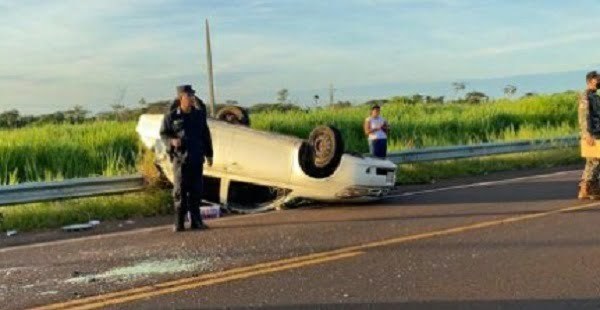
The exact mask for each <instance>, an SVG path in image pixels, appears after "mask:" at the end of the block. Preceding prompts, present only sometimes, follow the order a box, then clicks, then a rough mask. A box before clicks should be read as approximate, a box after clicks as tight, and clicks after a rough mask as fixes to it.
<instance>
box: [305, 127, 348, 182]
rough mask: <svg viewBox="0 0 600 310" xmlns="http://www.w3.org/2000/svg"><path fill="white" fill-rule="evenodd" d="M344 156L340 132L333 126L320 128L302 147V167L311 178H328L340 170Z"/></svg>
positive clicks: (316, 129) (311, 134)
mask: <svg viewBox="0 0 600 310" xmlns="http://www.w3.org/2000/svg"><path fill="white" fill-rule="evenodd" d="M343 154H344V141H343V139H342V134H341V133H340V131H339V130H337V129H336V128H335V127H332V126H319V127H317V128H315V129H313V131H312V132H311V133H310V136H309V138H308V141H307V142H305V143H302V145H301V146H300V150H299V159H300V167H301V168H302V171H304V173H306V174H307V175H308V176H310V177H313V178H319V179H322V178H326V177H329V176H331V175H332V174H333V173H334V172H335V170H336V169H337V168H338V166H339V165H340V162H341V160H342V155H343Z"/></svg>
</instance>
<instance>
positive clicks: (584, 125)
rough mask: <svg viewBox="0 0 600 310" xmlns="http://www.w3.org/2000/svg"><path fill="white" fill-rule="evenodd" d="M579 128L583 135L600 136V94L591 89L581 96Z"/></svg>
mask: <svg viewBox="0 0 600 310" xmlns="http://www.w3.org/2000/svg"><path fill="white" fill-rule="evenodd" d="M578 112H579V128H580V129H581V134H582V136H586V135H591V136H593V137H596V138H599V137H600V96H598V94H596V92H592V91H590V90H586V91H584V92H583V93H582V94H581V95H580V96H579V108H578Z"/></svg>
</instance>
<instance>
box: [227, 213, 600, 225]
mask: <svg viewBox="0 0 600 310" xmlns="http://www.w3.org/2000/svg"><path fill="white" fill-rule="evenodd" d="M544 211H547V210H526V211H506V212H456V213H443V214H419V215H403V216H379V217H376V216H371V217H359V218H340V219H328V220H322V219H310V218H307V217H302V220H291V219H290V220H281V219H278V220H277V222H266V221H259V222H254V223H244V224H231V223H227V224H225V225H223V226H221V227H219V226H216V228H227V229H230V228H251V227H276V226H286V225H320V224H334V223H353V222H355V223H361V222H395V221H412V220H423V219H450V218H472V217H498V216H503V217H512V216H519V215H528V214H535V213H540V212H544ZM580 212H588V213H592V212H600V209H587V210H578V211H571V212H565V213H563V214H562V215H567V214H569V213H580ZM482 220H484V219H482Z"/></svg>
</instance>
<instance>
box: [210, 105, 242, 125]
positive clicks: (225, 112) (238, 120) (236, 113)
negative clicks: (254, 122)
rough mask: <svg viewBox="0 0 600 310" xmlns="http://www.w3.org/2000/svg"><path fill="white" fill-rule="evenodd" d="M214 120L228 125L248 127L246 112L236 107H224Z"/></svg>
mask: <svg viewBox="0 0 600 310" xmlns="http://www.w3.org/2000/svg"><path fill="white" fill-rule="evenodd" d="M216 118H217V119H218V120H221V121H224V122H227V123H230V124H235V125H243V126H250V117H249V115H248V111H247V110H246V109H244V108H242V107H238V106H226V107H223V108H221V109H219V111H218V112H217V116H216Z"/></svg>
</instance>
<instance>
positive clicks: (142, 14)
mask: <svg viewBox="0 0 600 310" xmlns="http://www.w3.org/2000/svg"><path fill="white" fill-rule="evenodd" d="M599 10H600V2H599V1H597V0H578V1H563V0H521V1H517V0H396V1H393V0H330V1H309V0H306V1H300V0H297V1H292V0H272V1H267V0H245V1H242V0H221V1H216V0H215V1H213V0H196V1H192V0H85V1H84V0H60V1H59V0H43V1H41V0H37V1H35V0H0V111H2V110H8V109H13V108H16V109H19V110H20V111H21V112H22V113H27V114H39V113H48V112H53V111H56V110H60V109H68V108H70V107H73V106H75V105H81V106H83V107H84V108H86V109H87V110H90V111H92V112H98V111H103V110H109V109H110V106H111V105H113V104H115V103H116V102H118V101H119V97H120V96H119V94H120V93H122V90H124V92H123V93H124V94H125V97H124V99H123V101H124V103H125V104H126V105H128V106H135V105H137V102H138V101H139V100H140V98H142V97H143V98H145V99H146V101H148V102H151V101H154V100H162V99H169V98H173V96H174V92H175V86H176V85H178V84H186V83H190V84H193V85H194V87H195V88H196V89H197V90H198V93H199V95H200V97H204V98H206V93H207V82H206V81H207V79H206V55H205V46H204V20H205V19H206V18H208V19H209V21H210V23H211V36H212V44H213V58H214V72H215V87H216V98H217V101H218V102H224V101H225V100H237V101H238V102H240V103H241V104H242V105H251V104H253V103H257V102H273V101H275V99H276V92H277V90H279V89H281V88H287V89H289V92H290V99H291V100H292V101H294V102H297V103H299V104H301V105H311V104H314V103H313V100H312V97H313V95H315V94H318V95H320V96H321V97H322V98H328V88H329V84H330V83H333V84H334V87H335V89H336V92H335V96H336V100H350V101H352V102H358V101H361V100H366V99H371V98H375V97H376V98H385V97H389V96H394V95H411V94H413V93H415V92H421V93H427V94H431V95H444V96H447V97H450V98H451V97H452V96H454V92H453V91H452V88H451V86H450V83H451V82H452V81H466V82H467V90H479V91H484V92H486V93H488V94H489V95H491V96H492V97H497V96H501V95H502V87H503V86H504V85H506V84H515V85H516V86H517V88H518V90H519V93H520V94H522V93H524V92H529V91H533V92H555V91H563V90H566V89H576V88H582V87H583V86H584V85H583V84H584V83H583V75H584V74H585V72H586V71H589V70H593V69H599V70H600V68H598V66H597V64H598V63H599V62H598V60H597V59H598V56H597V55H598V52H600V40H599V39H600V27H598V22H597V17H596V16H595V15H594V12H598V11H599ZM595 51H598V52H595Z"/></svg>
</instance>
